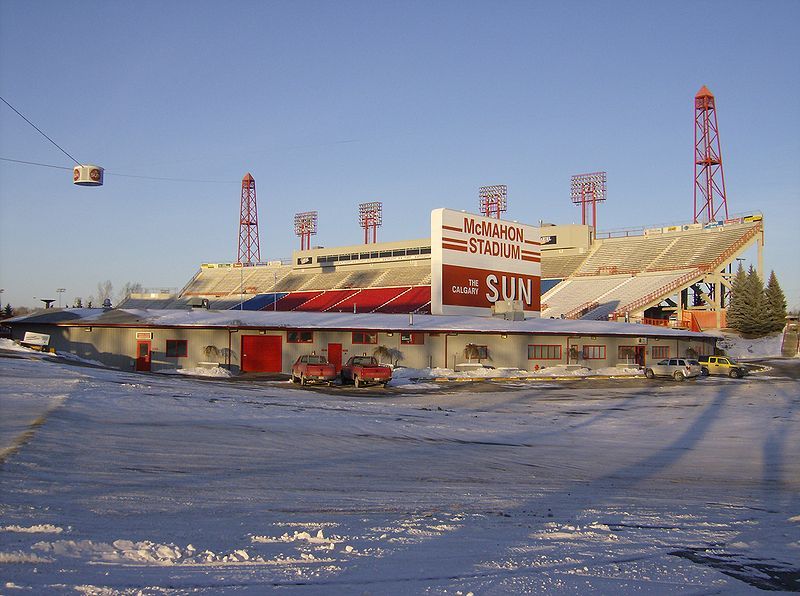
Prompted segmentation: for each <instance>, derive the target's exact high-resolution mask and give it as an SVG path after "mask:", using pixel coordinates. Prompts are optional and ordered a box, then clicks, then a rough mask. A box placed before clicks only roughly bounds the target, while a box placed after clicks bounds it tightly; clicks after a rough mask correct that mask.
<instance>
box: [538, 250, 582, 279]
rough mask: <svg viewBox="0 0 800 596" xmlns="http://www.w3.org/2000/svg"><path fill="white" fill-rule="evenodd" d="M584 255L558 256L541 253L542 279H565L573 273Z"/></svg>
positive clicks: (546, 252)
mask: <svg viewBox="0 0 800 596" xmlns="http://www.w3.org/2000/svg"><path fill="white" fill-rule="evenodd" d="M585 259H586V254H585V253H584V254H572V255H558V254H551V252H549V251H542V279H565V278H567V277H569V276H570V275H572V274H573V273H575V271H577V269H578V267H580V265H581V263H583V261H584V260H585Z"/></svg>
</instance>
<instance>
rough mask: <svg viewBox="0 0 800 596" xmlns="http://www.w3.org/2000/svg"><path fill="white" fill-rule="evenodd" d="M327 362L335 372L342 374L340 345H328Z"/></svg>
mask: <svg viewBox="0 0 800 596" xmlns="http://www.w3.org/2000/svg"><path fill="white" fill-rule="evenodd" d="M328 362H330V363H331V364H333V365H334V366H335V367H336V372H337V373H340V372H342V344H328Z"/></svg>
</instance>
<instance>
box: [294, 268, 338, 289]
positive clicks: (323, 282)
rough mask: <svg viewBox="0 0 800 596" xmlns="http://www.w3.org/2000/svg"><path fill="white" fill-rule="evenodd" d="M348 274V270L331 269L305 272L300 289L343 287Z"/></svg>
mask: <svg viewBox="0 0 800 596" xmlns="http://www.w3.org/2000/svg"><path fill="white" fill-rule="evenodd" d="M349 276H350V272H349V271H331V272H325V273H316V274H314V273H312V274H306V278H307V279H306V283H304V284H303V285H302V286H300V288H299V289H300V290H335V289H342V288H344V287H345V286H344V284H343V282H344V281H345V280H346V279H347V278H348V277H349Z"/></svg>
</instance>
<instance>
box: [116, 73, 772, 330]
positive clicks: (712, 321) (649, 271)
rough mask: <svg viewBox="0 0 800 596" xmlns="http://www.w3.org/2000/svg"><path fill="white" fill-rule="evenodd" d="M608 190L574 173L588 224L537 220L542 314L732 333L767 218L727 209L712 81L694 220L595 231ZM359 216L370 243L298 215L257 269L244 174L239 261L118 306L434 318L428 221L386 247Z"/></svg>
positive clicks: (371, 218)
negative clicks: (280, 256)
mask: <svg viewBox="0 0 800 596" xmlns="http://www.w3.org/2000/svg"><path fill="white" fill-rule="evenodd" d="M605 195H606V175H605V172H596V173H592V174H584V175H577V176H573V178H572V187H571V197H572V201H573V202H574V203H575V204H578V205H580V206H581V208H582V215H583V219H582V223H581V224H580V225H574V224H572V225H553V224H547V223H543V222H540V224H541V225H540V227H539V236H540V237H539V238H537V241H538V245H539V250H540V258H541V268H540V271H539V272H538V275H537V276H538V277H539V278H540V288H541V303H540V304H537V308H536V309H535V310H537V311H540V313H541V316H542V317H548V318H563V319H587V320H620V319H622V320H625V321H629V322H630V321H636V322H642V323H645V324H650V325H657V326H664V327H673V328H681V329H689V330H692V331H702V330H705V329H718V328H721V327H724V326H725V311H726V306H727V302H728V298H729V293H730V283H731V274H732V269H733V264H734V263H735V262H736V261H737V259H740V258H741V256H742V254H743V253H745V252H747V251H748V250H749V249H751V248H752V247H753V246H754V245H755V246H756V247H757V270H758V272H759V274H761V275H762V277H763V246H764V222H763V217H762V215H761V214H760V213H758V212H751V213H746V214H742V215H738V216H729V214H728V205H727V197H726V194H725V182H724V176H723V170H722V158H721V149H720V144H719V132H718V126H717V119H716V103H715V98H714V96H713V94H712V93H711V92H710V91H709V90H708V89H707V88H706V87H705V86H703V87H702V88H701V89H700V90H699V91H698V93H697V95H696V96H695V185H694V217H693V220H691V221H686V222H680V223H677V224H670V225H664V226H659V227H648V228H644V227H642V228H640V229H625V230H619V231H611V232H604V233H600V232H598V230H597V225H596V224H597V205H598V203H601V202H602V201H604V200H605ZM467 207H468V208H469V206H467ZM506 208H507V188H506V187H505V186H503V185H496V186H487V187H482V188H481V189H480V190H479V209H480V212H481V214H482V215H483V216H485V217H488V218H490V219H494V220H497V221H501V215H502V213H503V212H505V211H506ZM358 214H359V223H360V225H361V227H363V228H364V244H359V245H351V246H341V247H335V248H321V247H312V246H311V237H312V236H313V235H314V234H316V230H317V214H316V212H305V213H298V214H297V215H296V216H295V233H296V234H297V235H298V237H300V240H301V247H300V250H298V251H295V252H294V253H293V254H292V258H291V259H290V260H283V261H267V262H266V263H261V262H260V260H261V259H260V247H259V243H258V220H257V205H256V195H255V180H254V179H253V178H252V176H251V175H250V174H249V173H248V174H247V175H246V176H245V177H244V178H243V180H242V195H241V210H240V229H239V257H238V260H237V261H236V262H232V263H231V262H227V263H225V262H223V263H203V264H202V265H201V266H200V268H199V270H198V271H197V273H195V275H194V276H193V277H192V278H191V279H190V280H189V281H188V282H187V283H186V284H185V285H184V287H183V288H182V289H181V290H180V291H179V292H178V293H177V294H171V293H166V294H165V293H162V292H158V291H156V292H147V293H143V294H134V295H131V296H129V297H128V298H127V299H126V300H125V301H124V302H123V304H121V305H120V306H123V307H128V308H185V307H191V306H205V307H207V308H212V309H238V310H274V311H282V312H286V311H299V312H353V313H430V312H432V309H431V304H432V301H434V302H435V300H433V299H434V298H435V296H433V295H432V283H434V282H436V281H437V277H436V274H435V273H436V266H435V264H433V267H432V259H431V255H432V251H435V250H436V248H437V247H436V246H435V242H432V240H433V236H435V234H436V233H437V229H438V228H437V227H436V226H432V228H431V234H432V238H426V239H420V240H408V241H395V242H380V243H379V242H377V241H376V240H377V229H378V227H379V226H380V224H381V219H382V206H381V204H380V203H363V204H361V205H359V212H358ZM590 215H591V222H590V221H589V216H590ZM478 236H480V234H479V235H478ZM477 240H478V242H481V241H482V240H481V239H480V238H478V239H477ZM473 241H474V240H473ZM450 248H452V246H450ZM501 256H502V255H501ZM501 269H502V267H501ZM497 297H498V298H499V295H498V296H497ZM495 301H496V300H495ZM495 301H492V302H495ZM504 302H507V300H506V301H504ZM539 307H540V308H539ZM528 310H533V309H531V308H529V309H528ZM433 312H436V311H435V310H434V311H433ZM474 314H481V313H480V312H476V313H474Z"/></svg>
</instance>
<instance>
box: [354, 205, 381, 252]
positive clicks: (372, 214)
mask: <svg viewBox="0 0 800 596" xmlns="http://www.w3.org/2000/svg"><path fill="white" fill-rule="evenodd" d="M358 223H359V225H360V226H361V227H362V228H364V244H369V232H370V230H372V243H373V244H375V243H376V242H377V241H378V228H379V227H380V226H381V225H382V224H383V203H381V202H379V201H373V202H371V203H359V205H358Z"/></svg>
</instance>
